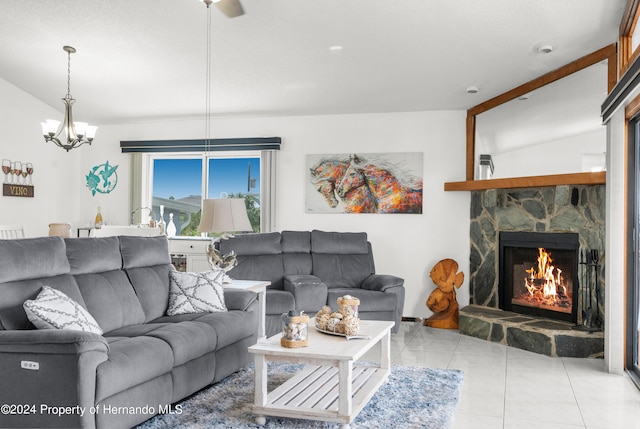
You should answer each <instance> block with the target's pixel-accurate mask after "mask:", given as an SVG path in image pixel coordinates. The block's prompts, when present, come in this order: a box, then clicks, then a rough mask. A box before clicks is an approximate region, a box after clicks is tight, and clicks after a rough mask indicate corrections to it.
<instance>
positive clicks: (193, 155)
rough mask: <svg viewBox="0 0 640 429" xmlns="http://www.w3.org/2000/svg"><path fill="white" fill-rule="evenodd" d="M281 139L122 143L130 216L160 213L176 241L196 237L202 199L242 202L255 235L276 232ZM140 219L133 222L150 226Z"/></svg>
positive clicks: (141, 216) (145, 220)
mask: <svg viewBox="0 0 640 429" xmlns="http://www.w3.org/2000/svg"><path fill="white" fill-rule="evenodd" d="M280 144H281V139H280V137H251V138H231V139H207V140H147V141H121V142H120V148H121V149H122V153H129V154H130V155H131V157H132V159H131V167H132V174H131V188H130V189H131V194H130V196H131V210H132V211H133V212H134V213H137V212H142V210H138V209H140V208H143V207H145V208H146V207H149V208H151V209H152V212H153V215H154V216H155V218H156V219H157V218H158V216H159V214H160V207H161V206H162V208H163V211H164V221H165V222H169V221H170V220H173V223H174V226H175V227H176V235H181V236H195V235H200V233H199V232H198V225H199V223H200V210H201V207H202V199H203V198H220V197H221V196H222V197H224V196H225V195H226V196H228V197H236V198H237V197H240V198H244V199H245V202H246V205H247V213H248V215H249V220H250V221H251V224H252V226H253V230H254V232H270V231H274V230H275V229H276V216H275V207H276V204H275V197H276V192H275V191H276V180H275V179H276V153H277V152H278V151H279V150H280ZM146 215H147V213H146V212H145V213H144V215H142V214H141V213H138V217H137V218H133V219H132V221H134V222H136V221H137V222H139V223H148V221H149V217H146V218H144V217H143V216H146Z"/></svg>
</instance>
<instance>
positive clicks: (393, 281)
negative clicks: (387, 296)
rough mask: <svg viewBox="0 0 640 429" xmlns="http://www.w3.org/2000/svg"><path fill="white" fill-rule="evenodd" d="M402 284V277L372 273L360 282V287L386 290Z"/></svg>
mask: <svg viewBox="0 0 640 429" xmlns="http://www.w3.org/2000/svg"><path fill="white" fill-rule="evenodd" d="M398 286H404V279H402V278H400V277H396V276H392V275H389V274H372V275H370V276H369V277H367V278H366V279H364V281H363V282H362V285H361V286H360V287H361V288H362V289H367V290H377V291H380V292H386V291H387V289H389V288H393V287H398Z"/></svg>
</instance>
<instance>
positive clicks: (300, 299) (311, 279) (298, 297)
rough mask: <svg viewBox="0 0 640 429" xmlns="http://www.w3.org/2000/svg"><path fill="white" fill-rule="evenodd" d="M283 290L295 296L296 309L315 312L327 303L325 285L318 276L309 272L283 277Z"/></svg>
mask: <svg viewBox="0 0 640 429" xmlns="http://www.w3.org/2000/svg"><path fill="white" fill-rule="evenodd" d="M284 290H286V291H288V292H291V293H292V294H293V296H294V298H295V302H296V308H295V309H296V310H302V311H305V312H306V313H309V314H311V313H315V312H317V311H318V310H320V309H321V308H322V306H323V305H325V304H326V303H327V285H326V284H325V283H323V282H322V280H320V279H319V278H318V277H316V276H313V275H309V274H297V275H288V276H285V277H284Z"/></svg>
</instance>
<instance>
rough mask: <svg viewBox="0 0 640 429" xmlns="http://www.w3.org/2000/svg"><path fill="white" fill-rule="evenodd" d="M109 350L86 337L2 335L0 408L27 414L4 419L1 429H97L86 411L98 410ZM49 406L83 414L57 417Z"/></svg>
mask: <svg viewBox="0 0 640 429" xmlns="http://www.w3.org/2000/svg"><path fill="white" fill-rule="evenodd" d="M108 351H109V346H108V344H107V341H106V339H105V338H104V337H102V336H101V335H97V334H92V333H88V332H82V331H71V330H57V329H44V330H18V331H14V330H10V331H0V380H2V385H3V388H2V389H0V404H15V405H20V406H23V407H27V408H28V411H29V412H28V413H26V412H25V413H16V414H1V415H0V427H45V426H46V427H51V426H57V427H87V428H92V427H95V415H94V414H91V413H89V412H88V410H89V409H90V407H93V406H95V392H96V368H97V367H98V365H100V364H101V363H102V362H104V361H106V360H107V358H108ZM43 407H44V408H43ZM46 407H76V408H73V409H74V410H80V409H84V410H85V412H84V413H83V414H82V413H79V412H75V413H72V414H68V415H61V416H58V415H51V414H50V412H48V411H47V408H46ZM23 411H25V410H24V409H23Z"/></svg>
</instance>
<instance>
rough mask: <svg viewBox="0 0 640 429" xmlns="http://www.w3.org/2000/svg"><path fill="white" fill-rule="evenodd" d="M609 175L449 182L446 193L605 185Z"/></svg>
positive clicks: (558, 175) (600, 173)
mask: <svg viewBox="0 0 640 429" xmlns="http://www.w3.org/2000/svg"><path fill="white" fill-rule="evenodd" d="M606 180H607V174H606V172H604V171H600V172H597V173H572V174H551V175H548V176H526V177H510V178H506V179H488V180H467V181H465V182H447V183H445V184H444V190H445V191H482V190H485V189H511V188H539V187H543V186H557V185H604V184H605V183H606Z"/></svg>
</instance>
